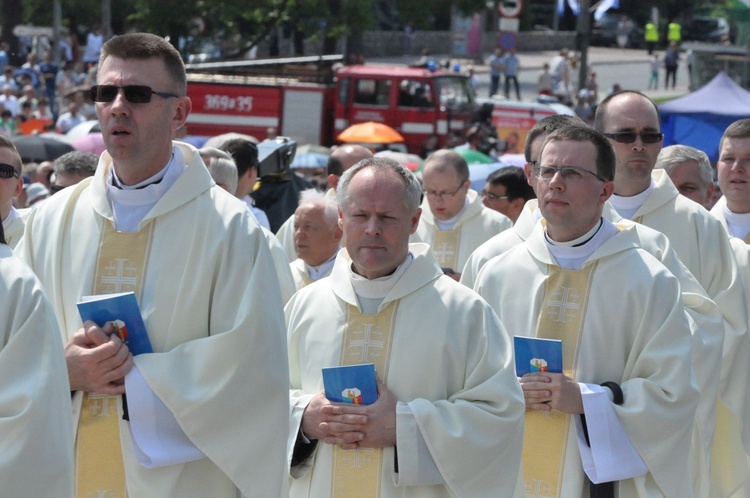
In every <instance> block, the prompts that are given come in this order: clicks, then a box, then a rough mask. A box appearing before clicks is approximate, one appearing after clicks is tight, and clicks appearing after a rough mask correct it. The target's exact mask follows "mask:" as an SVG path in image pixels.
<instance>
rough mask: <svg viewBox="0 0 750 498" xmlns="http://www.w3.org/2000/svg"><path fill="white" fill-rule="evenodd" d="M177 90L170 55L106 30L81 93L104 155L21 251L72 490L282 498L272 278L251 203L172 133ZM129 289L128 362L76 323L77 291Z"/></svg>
mask: <svg viewBox="0 0 750 498" xmlns="http://www.w3.org/2000/svg"><path fill="white" fill-rule="evenodd" d="M185 92H186V75H185V69H184V66H183V62H182V59H181V57H180V54H179V52H177V50H175V48H174V47H172V46H171V45H170V44H169V43H168V42H166V41H165V40H164V39H162V38H160V37H158V36H155V35H150V34H146V33H133V34H126V35H122V36H118V37H116V38H112V39H111V40H109V41H108V42H107V43H106V44H105V45H104V47H103V48H102V52H101V59H100V62H99V70H98V74H97V84H96V85H95V86H94V87H93V88H92V89H91V97H92V99H93V100H94V101H95V102H96V113H97V116H98V118H99V122H100V124H101V129H102V134H103V136H104V143H105V145H106V152H104V153H103V154H102V156H101V157H100V159H99V164H98V166H97V170H96V173H95V175H94V177H92V178H86V179H84V180H83V181H81V182H80V183H78V184H77V185H75V186H71V187H69V188H67V189H64V190H62V191H60V192H58V193H57V194H55V195H54V196H53V197H51V198H50V199H49V200H48V201H47V202H46V203H45V205H44V206H42V207H41V208H40V209H38V210H34V212H33V213H32V214H31V215H30V217H29V220H28V223H27V227H26V232H25V237H24V240H25V242H21V244H20V245H19V246H18V252H19V254H20V255H21V256H22V258H23V259H25V261H26V262H27V263H29V264H30V265H31V267H32V269H33V270H34V271H35V272H36V273H37V275H38V276H39V278H40V280H42V282H43V284H44V286H45V288H46V289H47V291H48V292H50V294H51V300H52V301H53V303H54V305H55V313H56V315H57V319H58V322H59V324H60V328H61V331H62V334H63V339H64V342H65V343H66V358H67V364H68V376H69V380H70V387H71V390H72V391H75V395H74V397H73V403H74V408H75V410H74V413H75V414H76V419H77V420H75V423H76V427H77V430H76V446H75V452H76V453H75V459H76V462H78V465H77V468H76V472H77V475H76V483H77V485H78V489H79V491H78V493H79V495H81V496H89V495H93V494H110V491H114V490H118V491H117V496H122V494H121V493H122V491H120V490H123V489H127V495H129V496H159V497H176V496H180V497H205V496H211V497H219V498H222V497H227V498H229V497H234V496H235V495H236V493H237V491H236V490H237V489H239V491H240V492H241V493H242V494H244V495H248V496H250V495H253V496H281V495H282V489H283V484H284V478H285V468H286V441H287V437H286V434H287V432H288V426H289V424H288V414H289V398H288V387H289V381H288V369H287V356H286V346H285V339H284V338H285V327H284V316H283V310H282V302H281V294H280V291H279V285H278V280H277V279H276V276H275V273H274V270H273V268H274V264H273V261H272V258H271V254H270V252H269V250H268V245H267V243H266V239H265V236H264V235H263V234H262V232H261V228H260V226H259V225H258V224H257V222H256V221H255V220H254V219H253V218H252V216H251V214H250V212H249V211H248V210H247V209H246V207H245V206H244V205H243V204H242V203H241V202H240V201H239V200H237V199H235V198H234V197H232V196H228V195H226V192H224V191H223V190H221V189H220V187H218V186H216V184H215V183H214V182H213V180H212V179H211V176H210V175H209V173H208V171H207V170H206V167H205V166H204V164H203V161H202V160H201V158H200V156H199V154H198V151H197V150H195V148H193V147H191V146H188V145H186V144H181V143H179V142H172V134H173V133H174V131H175V130H177V129H178V128H180V127H181V126H183V125H184V124H185V122H186V120H187V117H188V114H189V113H190V110H191V103H190V99H189V98H187V97H186V96H185ZM128 291H132V292H134V293H135V296H136V299H137V301H138V303H139V305H140V310H141V313H142V315H143V318H144V322H145V326H146V330H147V335H148V340H149V342H150V344H151V347H152V349H153V351H154V353H153V354H150V353H144V354H142V355H138V356H136V357H135V358H134V357H133V355H132V354H131V352H130V350H129V346H128V344H127V343H124V342H122V340H121V339H120V338H119V337H118V334H111V333H110V332H111V326H110V325H105V324H104V323H99V324H95V323H93V322H91V321H87V322H85V324H83V327H82V326H81V325H82V324H81V320H80V318H79V315H78V311H77V306H76V303H77V302H78V301H79V300H81V298H82V297H83V296H87V295H97V294H110V293H119V292H128ZM121 318H122V319H124V320H126V319H127V318H126V317H121ZM122 394H127V400H126V401H127V403H125V398H123V397H122V396H121V395H122ZM149 406H150V408H151V410H152V414H151V416H150V417H149V416H146V415H145V413H144V411H143V410H144V408H147V407H149ZM154 409H156V412H153V410H154ZM97 427H99V429H97ZM155 440H158V441H159V443H158V445H157V447H156V448H155V447H154V445H153V444H149V443H153V442H154V441H155ZM71 450H72V449H71ZM92 450H93V451H92ZM154 450H156V451H154ZM103 462H106V463H103ZM112 495H113V496H114V495H115V493H112Z"/></svg>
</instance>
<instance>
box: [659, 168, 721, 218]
mask: <svg viewBox="0 0 750 498" xmlns="http://www.w3.org/2000/svg"><path fill="white" fill-rule="evenodd" d="M669 179H670V180H672V183H674V186H675V187H677V190H678V191H679V192H680V193H681V194H682V195H684V196H685V197H687V198H688V199H690V200H692V201H695V202H697V203H698V204H700V205H701V206H703V207H705V208H708V205H709V204H708V203H709V202H710V200H711V196H712V195H713V193H714V184H713V183H708V184H707V183H706V182H705V181H704V180H703V177H701V171H700V166H698V161H694V160H692V159H690V160H687V161H684V162H681V163H680V164H678V165H677V166H675V167H674V168H673V169H672V171H670V172H669Z"/></svg>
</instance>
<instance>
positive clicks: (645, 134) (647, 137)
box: [602, 131, 664, 144]
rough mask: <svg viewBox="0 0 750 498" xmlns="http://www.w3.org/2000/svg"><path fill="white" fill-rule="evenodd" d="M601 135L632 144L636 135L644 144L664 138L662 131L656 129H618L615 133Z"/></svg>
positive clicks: (655, 142)
mask: <svg viewBox="0 0 750 498" xmlns="http://www.w3.org/2000/svg"><path fill="white" fill-rule="evenodd" d="M602 135H604V136H605V137H607V138H611V139H612V140H614V141H615V142H617V143H621V144H632V143H633V142H635V139H636V138H637V137H641V142H643V143H644V144H657V143H659V142H661V141H662V139H664V133H659V132H656V131H642V132H640V133H636V132H634V131H618V132H615V133H602Z"/></svg>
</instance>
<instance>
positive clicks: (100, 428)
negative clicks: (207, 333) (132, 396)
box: [75, 221, 154, 498]
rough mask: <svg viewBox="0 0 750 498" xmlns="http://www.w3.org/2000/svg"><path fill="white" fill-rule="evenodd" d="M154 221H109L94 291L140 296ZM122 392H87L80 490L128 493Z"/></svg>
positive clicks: (92, 494) (85, 494) (95, 496)
mask: <svg viewBox="0 0 750 498" xmlns="http://www.w3.org/2000/svg"><path fill="white" fill-rule="evenodd" d="M153 232H154V223H153V222H152V223H149V225H148V226H146V227H145V228H144V229H142V230H141V231H139V232H136V233H124V232H116V231H115V230H114V229H113V228H112V226H111V224H110V223H109V222H107V221H105V222H104V230H103V231H102V238H101V240H100V242H99V251H98V253H97V259H96V269H95V271H94V282H93V284H92V286H91V288H92V289H93V291H92V294H93V295H98V294H115V293H120V292H135V295H136V298H137V299H138V300H139V301H140V298H141V295H142V289H143V280H144V276H145V274H146V267H147V261H148V254H149V251H150V249H151V240H152V237H153ZM119 399H120V396H107V395H105V394H93V393H92V394H89V393H86V394H84V397H83V406H82V407H81V417H80V419H79V421H78V433H77V438H76V453H75V457H76V460H75V465H76V479H75V483H76V496H77V497H78V498H99V497H102V496H106V497H107V498H124V497H127V490H126V487H125V467H124V464H123V460H122V447H121V445H120V409H119V406H118V405H119Z"/></svg>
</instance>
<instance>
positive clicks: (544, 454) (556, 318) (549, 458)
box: [523, 263, 597, 497]
mask: <svg viewBox="0 0 750 498" xmlns="http://www.w3.org/2000/svg"><path fill="white" fill-rule="evenodd" d="M596 266H597V264H596V263H595V264H592V265H589V266H588V267H586V268H584V269H583V270H563V269H561V268H559V267H557V266H552V265H550V266H548V277H547V280H546V283H545V293H544V302H543V305H542V308H541V309H540V310H539V317H538V318H537V329H536V337H542V338H545V339H558V340H561V341H562V350H563V372H564V373H565V375H567V376H568V377H571V378H575V368H576V364H577V361H578V350H579V346H580V341H581V331H582V330H583V322H584V318H585V316H586V307H587V306H588V300H589V289H590V287H591V285H590V284H591V278H592V276H593V274H594V271H595V268H596ZM570 423H571V419H570V415H566V414H564V413H561V412H557V411H554V412H544V411H540V410H532V411H527V412H526V418H525V430H524V437H523V478H524V492H525V494H526V496H527V497H561V493H562V476H563V470H564V469H565V455H566V452H567V447H568V432H569V429H570Z"/></svg>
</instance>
